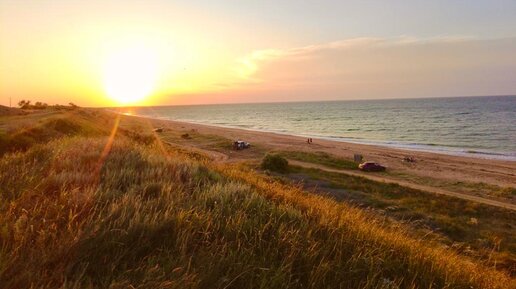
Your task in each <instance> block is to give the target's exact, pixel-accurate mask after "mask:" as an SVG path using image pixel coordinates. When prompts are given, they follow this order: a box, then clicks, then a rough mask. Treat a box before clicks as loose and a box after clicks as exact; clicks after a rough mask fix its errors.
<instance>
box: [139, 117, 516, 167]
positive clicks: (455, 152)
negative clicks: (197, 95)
mask: <svg viewBox="0 0 516 289" xmlns="http://www.w3.org/2000/svg"><path fill="white" fill-rule="evenodd" d="M133 116H138V117H144V118H150V119H157V120H166V121H175V122H184V123H190V124H197V125H204V126H212V127H219V128H231V129H241V130H247V131H253V132H264V133H274V134H279V135H287V136H297V137H307V138H308V137H311V138H314V139H322V140H328V141H337V142H346V143H353V144H363V145H374V146H383V147H389V148H394V149H400V150H406V151H418V152H428V153H437V154H444V155H451V156H461V157H472V158H479V159H491V160H503V161H516V152H515V153H514V154H512V153H511V154H505V153H500V152H488V151H478V150H475V149H468V148H458V147H457V148H456V147H447V146H442V145H433V144H432V145H429V144H417V143H403V142H397V141H378V140H367V139H359V138H349V137H339V136H323V135H317V134H309V133H307V134H296V133H293V132H289V131H279V130H270V129H258V128H249V127H243V126H229V125H223V124H213V123H208V122H199V121H194V120H189V119H171V118H169V117H165V116H156V117H152V116H149V115H136V114H134V115H133Z"/></svg>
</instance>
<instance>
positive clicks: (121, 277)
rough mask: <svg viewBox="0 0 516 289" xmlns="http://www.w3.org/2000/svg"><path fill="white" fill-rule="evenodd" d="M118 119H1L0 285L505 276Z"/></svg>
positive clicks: (331, 282)
mask: <svg viewBox="0 0 516 289" xmlns="http://www.w3.org/2000/svg"><path fill="white" fill-rule="evenodd" d="M124 121H125V119H122V120H121V122H120V127H119V129H118V130H116V132H115V130H113V129H112V128H113V127H115V126H116V124H118V122H117V121H116V120H115V117H114V116H113V115H110V114H107V113H100V112H96V111H91V110H77V111H73V112H59V113H55V114H50V115H44V116H33V117H32V118H26V119H25V123H24V125H19V124H18V123H14V122H9V121H6V120H2V122H3V123H0V124H2V125H3V126H2V129H3V131H4V138H3V139H4V141H3V143H1V148H2V149H3V152H4V154H3V156H2V157H1V158H0V220H2V223H1V224H0V225H1V227H0V244H1V246H0V284H2V286H1V287H3V288H29V287H34V288H58V287H63V288H511V286H514V281H513V280H512V279H511V278H510V277H508V276H507V275H504V274H503V273H501V272H498V271H496V270H494V269H491V268H488V267H486V266H484V265H482V264H478V263H475V262H473V261H472V260H469V259H467V258H466V257H463V256H460V255H458V254H456V253H454V252H453V251H451V250H449V249H445V248H442V247H441V246H440V245H439V244H438V243H436V242H434V241H432V240H420V239H415V238H413V237H411V234H410V232H407V229H406V228H405V227H404V226H402V225H399V224H397V223H393V222H388V221H386V220H383V219H377V218H375V217H374V216H373V215H372V214H369V213H367V212H365V211H362V210H360V209H357V208H353V207H350V206H348V205H346V204H345V203H338V202H336V201H333V200H331V199H327V198H323V197H320V196H315V195H312V194H309V193H305V192H303V191H302V190H301V189H300V188H298V187H294V186H291V185H285V184H281V183H278V182H276V181H274V180H272V179H270V178H268V177H266V176H262V175H259V174H257V173H255V172H252V171H250V170H247V169H244V168H241V167H238V166H236V165H227V164H225V165H217V164H212V163H210V162H209V161H206V160H204V158H203V157H200V156H197V155H193V154H191V153H188V152H184V151H178V150H175V149H173V148H171V147H169V146H167V145H164V144H163V143H161V142H160V141H159V139H157V138H155V137H154V136H153V135H152V134H149V133H146V131H145V130H139V131H132V130H131V129H130V126H129V125H126V124H124ZM61 122H63V123H66V125H62V124H59V123H61ZM142 122H144V121H142ZM63 127H66V129H63ZM140 127H145V123H143V124H141V126H140ZM149 131H150V130H149ZM7 132H8V133H7ZM27 132H30V133H27ZM22 136H23V137H22ZM25 137H27V138H29V139H28V140H27V139H26V140H25V141H24V143H23V144H24V145H23V146H21V145H18V138H25Z"/></svg>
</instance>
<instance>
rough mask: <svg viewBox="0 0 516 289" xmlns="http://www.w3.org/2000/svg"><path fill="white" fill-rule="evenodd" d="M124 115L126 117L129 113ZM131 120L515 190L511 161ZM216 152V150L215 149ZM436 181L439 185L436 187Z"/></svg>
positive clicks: (420, 176) (403, 173)
mask: <svg viewBox="0 0 516 289" xmlns="http://www.w3.org/2000/svg"><path fill="white" fill-rule="evenodd" d="M123 115H126V116H127V114H123ZM128 117H137V118H145V119H147V120H149V121H150V122H151V123H152V125H154V126H159V127H164V128H166V129H170V130H173V131H177V132H181V133H188V132H191V131H196V132H198V133H200V134H204V135H215V136H220V137H224V138H226V139H229V140H234V139H241V140H244V141H248V142H250V143H251V144H253V145H257V147H260V148H263V149H265V150H267V151H301V152H311V153H318V152H323V153H328V154H331V155H334V156H336V157H341V158H345V159H349V160H352V159H353V155H354V154H356V153H358V154H362V155H363V156H364V160H368V161H376V162H379V163H381V164H383V165H385V166H387V168H388V169H389V171H390V172H392V174H394V175H393V176H392V177H393V178H398V177H399V178H402V177H404V178H413V179H417V180H420V181H426V182H431V183H432V185H434V186H439V185H443V184H448V185H449V184H454V183H457V184H460V183H461V182H465V183H470V184H481V183H484V184H488V185H496V186H500V187H509V188H516V162H515V161H510V160H498V159H484V158H478V157H471V156H457V155H447V154H440V153H435V152H425V151H417V150H406V149H399V148H392V147H387V146H379V145H372V144H358V143H352V142H344V141H336V140H325V139H317V138H314V143H312V144H307V143H306V137H304V136H294V135H288V134H281V133H276V132H264V131H256V130H249V129H244V128H228V127H221V126H216V125H209V124H199V123H192V122H183V121H176V120H170V119H163V118H151V117H147V116H141V115H130V116H128ZM194 145H195V144H194ZM214 150H216V149H215V148H214ZM228 153H229V155H230V159H232V160H234V161H239V160H242V159H244V158H245V156H246V155H247V153H240V154H235V153H232V152H228ZM407 156H409V157H412V158H414V159H415V160H416V162H415V163H406V162H403V158H404V157H407ZM434 181H435V182H439V184H438V183H435V184H434Z"/></svg>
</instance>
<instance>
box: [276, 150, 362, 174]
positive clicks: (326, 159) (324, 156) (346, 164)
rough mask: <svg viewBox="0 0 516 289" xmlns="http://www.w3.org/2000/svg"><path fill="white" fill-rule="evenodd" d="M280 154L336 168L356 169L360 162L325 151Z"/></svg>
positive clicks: (283, 152) (285, 152) (281, 152)
mask: <svg viewBox="0 0 516 289" xmlns="http://www.w3.org/2000/svg"><path fill="white" fill-rule="evenodd" d="M278 154H280V155H282V156H283V157H285V158H288V159H294V160H298V161H303V162H307V163H314V164H320V165H324V166H328V167H331V168H335V169H349V170H354V169H357V168H358V164H356V163H355V162H353V161H351V160H348V159H344V158H339V157H336V156H333V155H330V154H328V153H325V152H314V153H311V152H302V151H280V152H278Z"/></svg>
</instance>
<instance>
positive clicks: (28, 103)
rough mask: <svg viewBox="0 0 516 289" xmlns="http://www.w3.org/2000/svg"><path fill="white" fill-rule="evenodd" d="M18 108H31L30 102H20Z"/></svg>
mask: <svg viewBox="0 0 516 289" xmlns="http://www.w3.org/2000/svg"><path fill="white" fill-rule="evenodd" d="M18 106H19V107H20V108H22V109H27V108H30V100H24V99H22V100H20V101H19V102H18Z"/></svg>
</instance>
